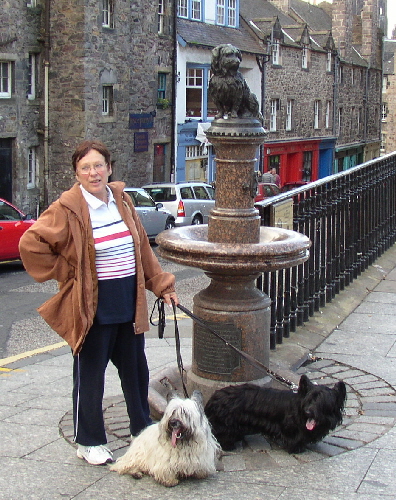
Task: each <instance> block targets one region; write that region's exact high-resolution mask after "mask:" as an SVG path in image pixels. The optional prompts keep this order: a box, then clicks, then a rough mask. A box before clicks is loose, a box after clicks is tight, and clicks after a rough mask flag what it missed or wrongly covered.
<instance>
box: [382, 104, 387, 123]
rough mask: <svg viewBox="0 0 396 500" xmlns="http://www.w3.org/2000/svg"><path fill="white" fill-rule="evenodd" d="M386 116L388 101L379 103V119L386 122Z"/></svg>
mask: <svg viewBox="0 0 396 500" xmlns="http://www.w3.org/2000/svg"><path fill="white" fill-rule="evenodd" d="M387 116H388V103H387V102H382V103H381V121H383V122H386V118H387Z"/></svg>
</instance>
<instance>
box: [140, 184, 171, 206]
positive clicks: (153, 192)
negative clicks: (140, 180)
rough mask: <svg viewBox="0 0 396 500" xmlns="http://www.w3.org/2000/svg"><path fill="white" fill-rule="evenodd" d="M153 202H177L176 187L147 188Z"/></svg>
mask: <svg viewBox="0 0 396 500" xmlns="http://www.w3.org/2000/svg"><path fill="white" fill-rule="evenodd" d="M145 189H146V191H148V192H149V194H150V196H151V197H152V198H153V200H154V201H155V202H156V203H158V202H164V201H176V190H175V188H174V187H153V188H145Z"/></svg>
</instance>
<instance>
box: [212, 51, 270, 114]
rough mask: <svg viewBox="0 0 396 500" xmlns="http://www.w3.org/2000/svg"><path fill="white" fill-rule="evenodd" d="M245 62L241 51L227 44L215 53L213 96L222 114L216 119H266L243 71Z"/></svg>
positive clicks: (213, 55)
mask: <svg viewBox="0 0 396 500" xmlns="http://www.w3.org/2000/svg"><path fill="white" fill-rule="evenodd" d="M241 61H242V55H241V51H240V50H239V49H237V48H236V47H234V46H233V45H231V44H229V43H227V44H223V45H218V46H217V47H215V48H214V49H213V50H212V65H211V71H212V76H211V78H210V81H209V94H210V97H211V98H212V99H213V102H214V103H215V105H216V107H217V110H218V113H217V115H216V116H215V118H223V117H224V116H225V115H227V116H230V117H231V118H245V117H254V118H259V119H260V120H262V116H261V113H260V112H259V104H258V101H257V98H256V96H255V95H254V94H252V93H251V92H250V89H249V87H248V85H247V83H246V81H245V79H244V78H243V76H242V74H241V73H240V71H239V65H240V63H241Z"/></svg>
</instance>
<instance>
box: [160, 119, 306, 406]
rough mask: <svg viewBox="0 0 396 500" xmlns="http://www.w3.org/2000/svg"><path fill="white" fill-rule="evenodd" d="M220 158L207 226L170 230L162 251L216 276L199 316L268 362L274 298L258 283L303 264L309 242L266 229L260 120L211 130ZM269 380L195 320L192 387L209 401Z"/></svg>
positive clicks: (227, 122) (201, 296) (197, 303)
mask: <svg viewBox="0 0 396 500" xmlns="http://www.w3.org/2000/svg"><path fill="white" fill-rule="evenodd" d="M206 135H207V137H208V139H209V141H210V143H211V144H213V146H214V148H215V155H216V203H215V207H214V208H213V209H212V210H211V212H210V216H209V223H208V225H207V226H205V225H202V226H187V227H181V228H176V229H171V230H168V231H165V232H163V233H161V234H160V235H159V236H158V237H157V240H156V241H157V243H158V245H159V254H160V255H161V256H162V257H164V258H166V259H169V260H171V261H174V262H177V263H180V264H184V265H188V266H193V267H200V268H202V269H204V270H205V272H206V274H207V275H208V276H209V278H210V279H211V283H210V284H209V286H208V287H207V288H206V289H204V290H202V291H201V292H199V293H198V294H197V295H195V297H194V314H195V315H197V316H198V317H199V318H201V319H202V320H203V321H205V322H207V323H208V325H209V326H210V327H211V328H213V329H214V330H216V331H218V332H219V334H220V335H221V336H222V337H223V338H225V339H226V340H227V341H228V342H230V343H231V344H233V345H235V347H237V348H238V349H241V350H242V351H245V352H246V353H248V354H250V355H251V356H253V357H254V358H256V359H257V360H259V361H260V362H261V363H263V364H264V365H266V366H268V364H269V352H270V346H269V332H270V299H269V298H268V296H267V295H265V294H264V293H262V292H261V291H260V290H259V289H258V288H257V287H256V279H257V277H258V276H259V274H260V273H261V272H263V271H274V270H277V269H283V268H287V267H291V266H295V265H297V264H300V263H302V262H304V261H305V260H306V259H307V258H308V248H309V246H310V241H309V239H308V238H307V237H306V236H303V235H302V234H299V233H296V232H294V231H289V230H285V229H281V228H274V227H260V217H259V214H258V211H257V210H256V209H255V208H254V197H255V194H256V186H257V180H256V176H255V172H254V166H255V164H256V152H257V148H258V146H259V145H260V144H262V143H263V142H264V136H265V132H264V129H263V128H262V126H261V123H260V121H259V120H257V119H255V118H228V119H216V120H214V121H213V124H212V126H211V127H210V128H209V129H208V131H207V132H206ZM253 380H254V381H256V382H258V383H260V381H261V383H264V382H268V378H267V377H266V374H265V373H263V372H261V371H259V370H258V369H257V368H255V367H253V366H252V365H251V364H249V363H248V362H247V361H245V359H241V358H240V357H239V356H238V355H236V354H235V353H234V351H232V350H230V348H229V347H227V346H226V345H225V344H224V343H223V342H222V341H221V340H219V339H218V338H216V337H215V336H213V334H211V333H210V332H209V331H208V330H206V329H205V328H203V327H202V326H200V325H197V324H194V330H193V363H192V368H191V371H189V373H188V389H189V392H190V391H192V390H193V389H199V390H201V392H203V395H204V398H205V399H207V398H208V397H209V396H210V394H211V393H212V392H213V391H214V390H215V389H217V388H219V387H222V386H224V385H229V384H230V383H241V382H246V381H253Z"/></svg>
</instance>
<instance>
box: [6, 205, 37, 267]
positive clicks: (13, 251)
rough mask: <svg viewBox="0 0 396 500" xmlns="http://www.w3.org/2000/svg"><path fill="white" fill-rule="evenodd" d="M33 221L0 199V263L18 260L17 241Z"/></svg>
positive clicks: (29, 216)
mask: <svg viewBox="0 0 396 500" xmlns="http://www.w3.org/2000/svg"><path fill="white" fill-rule="evenodd" d="M34 222H35V221H34V220H33V219H32V216H31V215H25V214H24V213H23V212H21V210H19V209H18V208H17V207H15V206H14V205H13V204H12V203H10V202H8V201H6V200H3V199H2V198H0V262H7V261H11V260H19V258H20V257H19V249H18V244H19V239H20V237H21V236H22V234H23V233H24V232H25V231H26V229H29V227H30V226H31V225H32V224H33V223H34Z"/></svg>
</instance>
